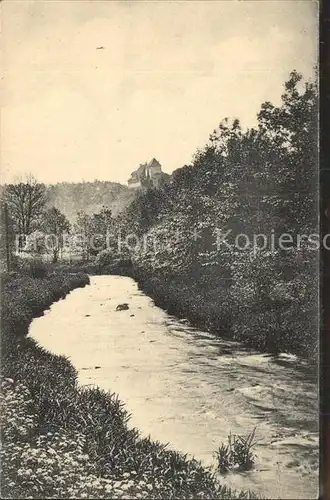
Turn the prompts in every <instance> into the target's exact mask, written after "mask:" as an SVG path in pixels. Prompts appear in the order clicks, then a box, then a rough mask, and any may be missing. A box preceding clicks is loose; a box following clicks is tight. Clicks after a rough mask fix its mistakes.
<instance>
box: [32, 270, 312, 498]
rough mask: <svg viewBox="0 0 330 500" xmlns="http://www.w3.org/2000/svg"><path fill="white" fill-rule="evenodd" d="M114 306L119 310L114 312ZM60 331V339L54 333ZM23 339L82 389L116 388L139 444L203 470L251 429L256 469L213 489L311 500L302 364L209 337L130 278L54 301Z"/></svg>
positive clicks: (306, 371) (95, 284) (104, 280)
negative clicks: (64, 367) (153, 444)
mask: <svg viewBox="0 0 330 500" xmlns="http://www.w3.org/2000/svg"><path fill="white" fill-rule="evenodd" d="M120 303H127V304H128V309H127V310H123V311H117V310H116V309H117V305H119V304H120ZM65 329H69V330H70V332H71V334H70V336H69V337H68V336H67V335H65V334H63V335H58V333H57V332H64V331H65ZM30 335H31V336H32V337H33V338H35V339H36V340H37V341H38V342H40V343H42V345H43V346H44V347H45V348H47V349H48V350H50V351H52V352H54V353H56V354H58V355H66V356H69V357H70V360H71V362H72V363H73V364H74V366H75V368H76V369H77V371H78V381H79V383H80V384H81V386H83V387H93V386H95V385H96V386H97V387H99V388H101V389H103V390H109V389H111V390H116V392H117V391H118V392H119V394H120V396H121V398H123V400H124V401H125V407H126V408H127V411H128V412H129V413H131V414H132V416H131V419H130V421H129V423H128V425H129V426H130V428H138V429H139V430H140V431H141V433H142V437H144V438H147V437H148V436H149V434H150V435H151V437H152V439H156V440H157V441H160V442H169V443H170V446H171V447H173V448H175V449H177V450H179V451H180V452H181V453H183V454H186V453H188V457H191V456H195V457H196V458H197V459H198V460H202V462H203V464H205V465H207V466H208V465H210V466H214V463H215V462H214V456H213V453H214V451H215V450H216V449H217V447H218V446H219V445H220V444H221V443H222V442H226V439H227V436H228V434H229V433H230V432H231V433H234V434H236V433H237V434H241V435H247V434H248V433H249V432H250V431H251V430H252V429H253V428H254V427H256V436H257V438H258V445H257V447H256V448H255V452H256V454H257V457H258V458H257V463H256V466H255V468H254V469H253V470H252V471H250V472H248V473H239V474H237V473H235V474H232V473H231V474H229V475H226V476H223V477H221V479H220V480H221V483H222V484H226V485H227V486H228V487H233V488H239V489H243V490H245V491H246V490H249V489H250V490H252V491H255V492H256V493H257V494H259V495H263V496H264V497H266V498H292V495H293V494H294V496H296V497H297V498H316V497H317V462H318V429H317V423H318V410H317V385H316V380H315V376H316V374H314V376H313V373H312V374H311V371H310V367H309V366H308V363H307V362H306V361H304V360H303V359H299V358H298V357H296V356H292V355H284V354H282V355H278V356H270V355H266V354H260V353H258V352H257V351H255V350H253V349H251V348H246V347H244V346H242V345H241V344H238V343H235V342H230V341H224V340H223V339H220V338H216V337H214V336H213V335H209V334H208V333H207V332H205V331H203V330H200V329H196V328H194V327H192V326H191V325H190V324H189V322H187V321H186V320H178V319H177V318H176V317H174V316H171V315H169V314H168V313H166V311H164V310H162V309H160V308H159V307H157V306H156V305H155V304H154V302H153V301H152V300H151V299H150V298H149V297H147V296H146V295H145V294H144V293H143V292H142V291H141V290H139V288H138V286H137V284H136V283H135V282H134V281H133V280H132V279H130V278H128V277H120V276H109V275H108V276H92V277H91V286H90V287H88V289H86V290H76V291H75V292H74V293H73V294H72V295H71V296H70V297H69V298H68V299H67V300H66V301H62V302H60V303H57V304H54V305H53V306H52V307H51V310H50V312H49V313H47V314H46V315H45V316H43V317H40V318H38V319H36V320H35V321H34V322H33V323H32V325H31V328H30ZM299 391H303V392H304V398H299V393H300V392H299Z"/></svg>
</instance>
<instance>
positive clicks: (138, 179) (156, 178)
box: [127, 158, 169, 188]
mask: <svg viewBox="0 0 330 500" xmlns="http://www.w3.org/2000/svg"><path fill="white" fill-rule="evenodd" d="M167 177H169V176H168V174H165V173H164V172H162V166H161V164H160V163H159V161H158V160H156V158H153V159H152V160H151V161H149V162H147V163H141V164H140V166H139V168H138V169H137V170H134V172H132V173H131V177H130V178H129V179H128V182H127V184H128V187H129V188H143V187H151V186H153V187H159V185H160V183H161V182H162V181H163V180H165V179H166V178H167Z"/></svg>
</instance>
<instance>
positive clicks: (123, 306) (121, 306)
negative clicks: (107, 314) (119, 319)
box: [116, 303, 129, 311]
mask: <svg viewBox="0 0 330 500" xmlns="http://www.w3.org/2000/svg"><path fill="white" fill-rule="evenodd" d="M127 309H129V306H128V304H126V303H125V304H118V306H117V307H116V311H127Z"/></svg>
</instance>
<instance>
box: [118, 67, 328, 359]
mask: <svg viewBox="0 0 330 500" xmlns="http://www.w3.org/2000/svg"><path fill="white" fill-rule="evenodd" d="M317 105H318V103H317V87H316V84H314V83H310V82H306V83H304V82H303V79H302V76H301V75H299V74H298V73H296V72H293V73H292V74H291V75H290V78H289V80H288V81H287V82H286V83H285V88H284V93H283V95H282V103H281V105H280V106H278V107H276V106H274V105H272V104H271V103H269V102H266V103H264V104H263V105H262V106H261V110H260V112H259V114H258V121H257V126H256V127H254V128H251V129H248V130H246V131H243V130H242V128H241V125H240V122H239V120H238V119H235V120H232V121H230V120H228V119H225V120H223V121H222V122H221V123H220V125H219V127H218V129H216V130H215V131H214V132H213V133H212V134H211V136H210V140H209V143H208V144H207V145H206V146H205V148H204V149H203V150H201V151H198V152H197V153H196V155H195V158H194V161H193V163H192V165H187V166H185V167H183V168H181V169H179V170H177V171H175V172H174V173H173V176H172V182H171V183H170V184H169V185H167V186H164V187H163V188H162V189H158V190H154V189H149V190H148V192H147V193H141V194H140V195H139V196H138V197H137V198H136V199H135V200H134V201H133V202H132V204H131V205H130V206H129V207H128V209H127V210H126V211H125V212H124V213H123V214H120V216H119V217H118V218H117V221H116V224H117V230H118V231H119V230H120V231H121V233H123V234H125V235H126V237H127V242H129V244H128V245H127V246H128V247H129V249H130V252H131V255H132V259H133V262H134V266H135V275H136V277H137V278H138V279H139V280H140V282H141V284H142V285H143V286H144V287H145V288H147V289H148V291H149V293H151V294H152V295H153V296H154V298H155V299H156V301H158V303H159V304H161V305H162V306H165V307H167V308H169V309H171V310H173V311H175V312H176V313H179V314H182V315H186V316H188V317H190V318H191V319H193V320H194V321H195V322H196V321H198V322H199V323H201V324H203V325H205V326H208V327H210V328H211V329H213V330H214V331H218V332H221V334H226V335H228V336H229V337H231V338H233V339H235V340H242V341H245V342H248V343H250V344H253V345H255V346H257V347H259V348H261V349H267V350H271V351H273V352H276V351H278V350H284V351H291V352H292V351H293V352H297V353H301V354H308V356H315V355H316V350H317V344H318V342H317V295H318V278H317V276H318V272H317V261H318V255H317V245H318V243H317V234H316V233H317V230H318V226H317V212H318V205H317V203H318V202H317V165H316V163H317ZM131 233H134V235H135V240H134V241H133V239H132V237H130V239H129V237H128V235H129V234H131ZM226 235H227V236H226ZM225 236H226V237H225ZM132 242H133V243H134V244H132Z"/></svg>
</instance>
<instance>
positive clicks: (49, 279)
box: [1, 270, 255, 499]
mask: <svg viewBox="0 0 330 500" xmlns="http://www.w3.org/2000/svg"><path fill="white" fill-rule="evenodd" d="M39 274H40V273H39ZM41 274H43V273H41ZM87 283H88V276H86V275H84V274H83V273H80V274H66V273H65V272H64V271H63V270H62V272H54V271H49V270H48V271H47V272H46V273H45V274H43V275H42V276H40V275H39V277H36V276H33V273H32V274H31V272H29V273H26V274H23V275H22V274H17V273H13V274H10V275H5V276H4V277H3V295H2V297H3V306H2V307H3V314H2V328H3V332H4V337H3V344H2V393H1V398H2V408H3V411H2V442H3V447H2V450H1V459H2V476H1V487H2V498H164V497H165V498H224V499H226V498H255V496H254V495H252V494H250V493H244V492H234V491H231V490H229V489H228V488H226V487H224V486H221V485H220V484H219V483H218V482H217V481H216V479H215V478H214V476H213V474H212V473H211V472H210V471H209V470H207V469H205V468H203V467H202V465H201V464H200V463H199V462H197V461H195V460H189V459H187V458H186V457H185V456H184V455H182V454H179V453H177V452H175V451H172V450H168V449H167V448H166V446H164V445H163V444H161V443H158V442H154V441H152V440H151V439H142V438H140V437H139V433H138V431H137V430H136V429H131V428H129V426H128V421H129V415H128V414H127V412H126V410H125V407H124V405H123V404H122V403H121V402H120V401H119V399H118V397H117V396H116V395H115V394H110V393H107V392H104V391H101V390H99V389H97V388H80V387H78V385H77V374H76V371H75V369H74V367H73V366H72V365H71V363H70V361H69V360H68V359H66V358H65V357H63V356H57V355H53V354H51V353H49V352H47V351H46V350H44V349H43V348H41V347H40V346H38V345H37V344H36V343H35V342H34V341H33V340H32V339H30V338H29V337H28V336H26V335H27V332H28V326H29V323H30V321H31V320H32V318H33V317H34V316H36V315H39V314H41V313H42V310H43V309H45V308H47V307H49V305H50V304H51V302H53V301H54V300H57V299H59V298H61V297H64V296H65V295H66V293H68V292H69V291H70V290H72V289H73V288H75V287H77V286H84V285H85V284H87Z"/></svg>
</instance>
